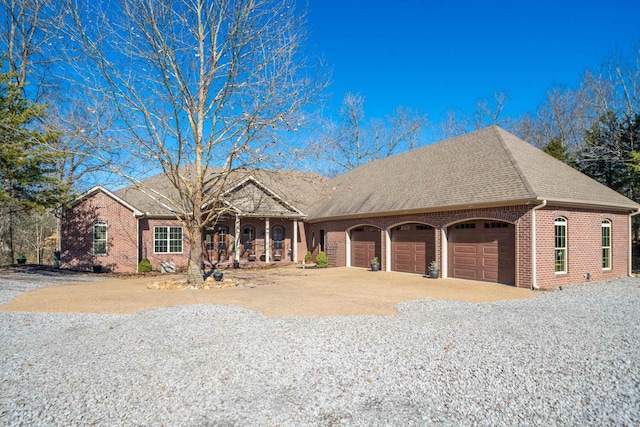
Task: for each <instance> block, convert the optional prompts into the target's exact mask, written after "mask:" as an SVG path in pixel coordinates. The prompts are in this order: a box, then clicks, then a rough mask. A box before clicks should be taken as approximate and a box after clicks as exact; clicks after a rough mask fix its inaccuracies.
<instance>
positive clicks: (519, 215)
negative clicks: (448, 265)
mask: <svg viewBox="0 0 640 427" xmlns="http://www.w3.org/2000/svg"><path fill="white" fill-rule="evenodd" d="M529 209H530V207H528V206H505V207H499V208H490V209H467V210H460V211H445V212H431V213H423V214H414V215H392V216H382V217H373V218H365V219H346V220H338V221H326V222H316V223H313V224H307V227H308V231H307V238H308V244H309V248H310V250H312V252H313V253H314V254H317V252H318V251H319V246H320V242H319V240H318V238H319V235H320V230H325V233H326V235H327V241H328V243H331V244H334V245H336V246H337V249H336V254H337V259H336V262H335V265H337V266H340V267H342V266H345V265H346V245H347V235H346V233H345V230H350V229H352V228H354V227H361V226H369V227H378V228H380V229H381V243H382V245H381V246H382V251H381V252H382V254H381V255H382V259H381V260H380V264H381V268H382V269H383V270H384V269H385V268H386V253H387V249H386V239H385V234H384V233H385V230H387V229H390V228H392V227H395V226H397V225H401V224H406V223H421V224H426V225H430V226H432V227H434V228H435V229H436V233H435V239H436V262H437V263H438V265H441V266H442V265H443V262H442V261H443V258H442V241H441V240H442V239H441V234H442V233H441V231H442V229H443V228H446V227H447V226H449V225H450V224H453V223H456V222H461V221H466V220H470V219H477V218H484V219H493V220H499V221H506V222H510V223H513V224H516V234H518V233H522V232H520V231H519V230H520V228H521V227H522V226H521V225H520V222H521V221H523V218H525V220H524V222H523V226H524V227H526V226H527V223H526V217H527V216H528V215H529V213H528V212H529ZM529 224H530V223H529ZM529 229H530V226H529ZM312 234H313V235H314V236H315V242H312V239H311V236H312ZM313 243H315V245H314V244H313ZM517 248H518V247H517V246H516V251H517ZM518 257H519V253H516V259H518ZM517 275H518V271H517V269H516V277H517ZM516 280H517V279H516ZM529 286H531V285H530V282H529Z"/></svg>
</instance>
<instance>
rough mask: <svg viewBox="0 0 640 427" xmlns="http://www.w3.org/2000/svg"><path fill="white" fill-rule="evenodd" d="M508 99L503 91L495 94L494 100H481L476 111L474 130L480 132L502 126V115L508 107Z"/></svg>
mask: <svg viewBox="0 0 640 427" xmlns="http://www.w3.org/2000/svg"><path fill="white" fill-rule="evenodd" d="M507 101H508V97H507V95H506V94H505V93H504V92H502V91H497V92H494V93H493V99H492V100H488V99H486V98H483V99H480V100H478V101H477V102H476V105H475V109H474V120H473V123H474V129H473V130H480V129H482V128H485V127H487V126H493V125H500V124H501V123H500V121H501V118H500V116H501V114H502V112H503V110H504V108H505V106H506V105H507Z"/></svg>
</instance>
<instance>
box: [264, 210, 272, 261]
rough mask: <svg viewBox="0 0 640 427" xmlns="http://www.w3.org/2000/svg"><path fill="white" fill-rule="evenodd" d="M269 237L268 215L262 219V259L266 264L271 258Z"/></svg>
mask: <svg viewBox="0 0 640 427" xmlns="http://www.w3.org/2000/svg"><path fill="white" fill-rule="evenodd" d="M270 240H271V239H270V238H269V217H266V218H265V219H264V261H265V262H266V263H267V264H268V263H269V260H270V258H271V241H270Z"/></svg>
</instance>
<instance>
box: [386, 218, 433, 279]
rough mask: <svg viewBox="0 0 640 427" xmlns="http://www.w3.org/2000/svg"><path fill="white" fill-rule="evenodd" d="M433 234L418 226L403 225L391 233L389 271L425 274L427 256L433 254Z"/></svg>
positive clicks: (427, 229) (431, 230)
mask: <svg viewBox="0 0 640 427" xmlns="http://www.w3.org/2000/svg"><path fill="white" fill-rule="evenodd" d="M434 239H435V232H434V230H433V229H432V228H430V227H429V228H426V227H425V226H423V225H420V224H405V225H403V226H400V227H396V228H395V229H393V230H392V231H391V261H392V264H391V269H392V270H393V271H401V272H404V273H418V274H425V273H426V270H427V257H428V254H433V253H434V252H435V250H434V246H435V243H434Z"/></svg>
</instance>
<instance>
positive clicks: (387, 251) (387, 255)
mask: <svg viewBox="0 0 640 427" xmlns="http://www.w3.org/2000/svg"><path fill="white" fill-rule="evenodd" d="M396 227H397V226H396ZM392 228H393V227H387V229H386V230H384V244H385V248H384V271H391V257H392V253H391V229H392Z"/></svg>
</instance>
